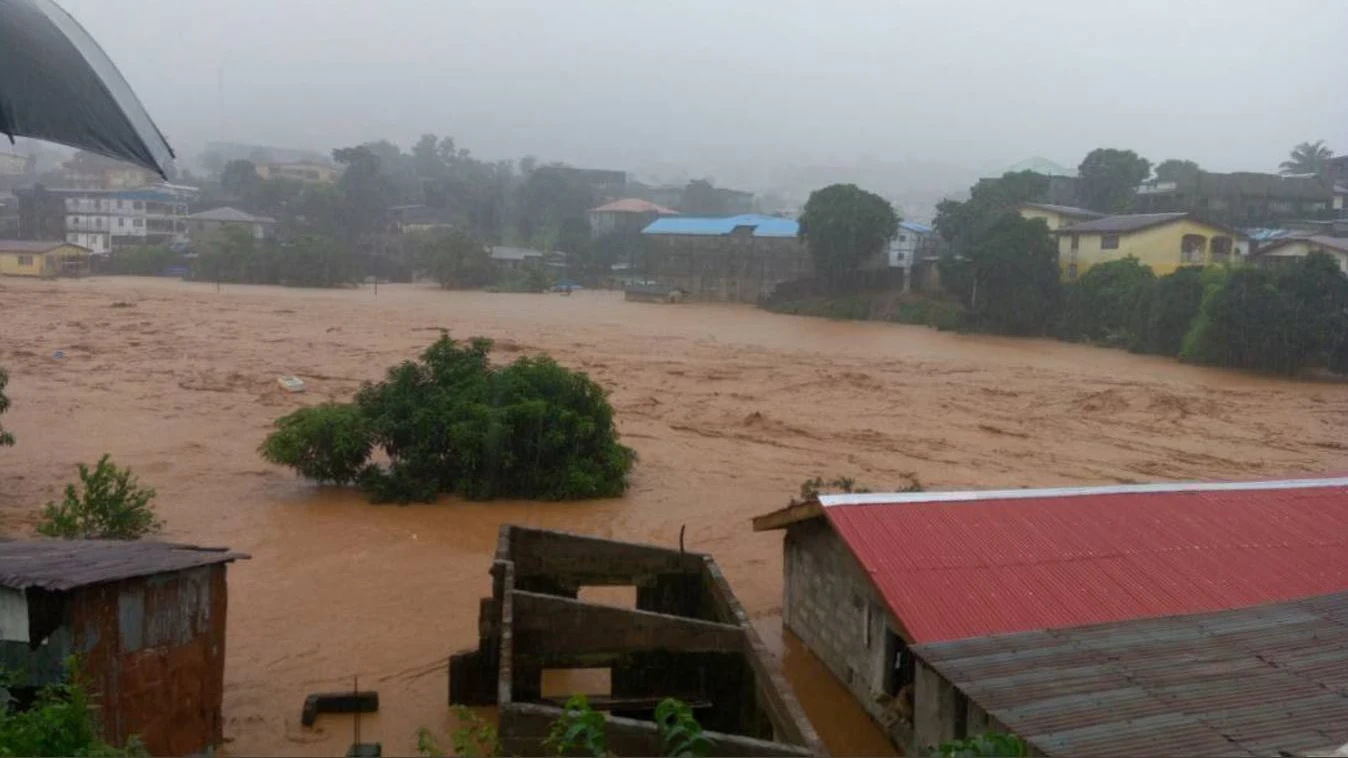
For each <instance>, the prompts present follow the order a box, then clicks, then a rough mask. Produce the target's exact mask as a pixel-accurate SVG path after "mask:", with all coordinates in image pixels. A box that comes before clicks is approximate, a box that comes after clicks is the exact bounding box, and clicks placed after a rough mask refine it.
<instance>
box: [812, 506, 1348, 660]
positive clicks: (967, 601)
mask: <svg viewBox="0 0 1348 758" xmlns="http://www.w3.org/2000/svg"><path fill="white" fill-rule="evenodd" d="M821 500H822V501H823V503H824V505H825V506H827V507H825V508H824V514H825V516H826V517H827V519H828V520H829V522H830V523H831V524H832V525H833V528H834V529H835V530H836V531H837V533H838V535H839V536H840V537H841V538H842V540H843V542H845V543H846V544H847V546H848V547H849V548H850V550H851V551H852V553H853V554H855V555H856V557H857V560H858V562H859V563H860V564H861V566H862V567H863V568H864V569H865V570H866V572H867V573H868V574H869V575H870V576H871V579H872V581H873V582H874V583H875V586H876V588H877V589H878V591H879V593H880V595H881V596H882V597H883V598H884V600H885V602H886V604H887V605H888V606H889V609H890V611H891V612H892V613H893V614H894V617H895V618H896V619H897V620H898V622H899V624H900V625H901V626H902V627H903V629H904V630H905V631H906V632H907V634H908V635H909V637H910V639H911V640H912V641H913V642H919V643H920V642H934V641H939V640H951V639H961V638H966V637H978V636H984V635H989V634H1000V633H1005V632H1018V631H1026V630H1031V629H1046V628H1055V627H1067V626H1076V625H1080V624H1090V623H1099V622H1106V621H1120V620H1124V619H1134V618H1149V617H1155V616H1164V615H1170V614H1176V613H1196V612H1203V611H1213V610H1221V609H1229V608H1239V607H1245V606H1249V605H1254V604H1257V603H1266V602H1272V601H1278V600H1289V599H1293V598H1297V597H1305V596H1308V595H1314V594H1321V593H1327V592H1337V591H1340V590H1343V589H1345V588H1348V480H1308V481H1299V482H1271V483H1239V484H1230V483H1227V484H1221V483H1217V484H1199V485H1149V486H1140V487H1133V488H1128V487H1118V488H1095V489H1093V488H1079V489H1067V490H1043V491H1034V490H1017V491H1011V492H1000V493H914V494H911V495H851V496H846V495H844V496H838V497H831V498H821ZM887 500H888V502H889V503H890V504H885V503H886V501H887ZM905 500H906V502H905Z"/></svg>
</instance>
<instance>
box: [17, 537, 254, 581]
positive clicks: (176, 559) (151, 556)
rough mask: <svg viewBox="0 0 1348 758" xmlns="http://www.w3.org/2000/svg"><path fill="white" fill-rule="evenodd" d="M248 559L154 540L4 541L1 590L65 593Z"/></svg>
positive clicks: (212, 549) (221, 549) (232, 554)
mask: <svg viewBox="0 0 1348 758" xmlns="http://www.w3.org/2000/svg"><path fill="white" fill-rule="evenodd" d="M247 557H248V556H247V555H245V554H243V553H231V552H229V551H228V550H226V549H224V548H207V547H197V546H196V545H179V544H174V543H171V542H155V541H153V540H137V541H134V542H127V541H120V540H0V587H9V588H11V589H16V590H22V589H27V588H29V587H38V588H41V589H44V590H52V591H58V592H60V591H66V590H73V589H75V588H77V587H84V586H87V585H90V584H102V583H104V582H115V581H118V580H121V579H132V578H135V577H139V576H149V575H151V574H163V573H167V572H172V571H182V570H183V569H189V568H196V567H198V566H209V565H212V564H216V563H227V562H229V561H234V560H239V559H241V558H247Z"/></svg>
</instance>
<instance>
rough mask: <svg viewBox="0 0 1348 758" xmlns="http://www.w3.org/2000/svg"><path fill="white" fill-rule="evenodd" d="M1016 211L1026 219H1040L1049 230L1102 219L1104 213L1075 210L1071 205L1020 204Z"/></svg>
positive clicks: (1082, 209) (1083, 209)
mask: <svg viewBox="0 0 1348 758" xmlns="http://www.w3.org/2000/svg"><path fill="white" fill-rule="evenodd" d="M1016 210H1018V211H1020V215H1021V216H1022V217H1024V218H1028V219H1036V218H1042V219H1043V220H1044V223H1046V224H1048V228H1050V229H1062V228H1064V227H1068V226H1071V225H1072V224H1080V223H1081V222H1083V221H1091V220H1093V219H1097V218H1104V217H1105V216H1106V215H1108V214H1105V213H1098V212H1096V211H1092V210H1087V209H1085V208H1077V207H1076V206H1072V205H1051V204H1049V203H1021V204H1020V206H1019V207H1017V208H1016Z"/></svg>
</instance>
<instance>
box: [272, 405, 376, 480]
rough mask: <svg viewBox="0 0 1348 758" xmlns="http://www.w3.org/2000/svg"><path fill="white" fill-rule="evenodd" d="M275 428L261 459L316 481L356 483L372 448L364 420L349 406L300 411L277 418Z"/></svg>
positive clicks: (303, 409) (312, 408) (372, 443)
mask: <svg viewBox="0 0 1348 758" xmlns="http://www.w3.org/2000/svg"><path fill="white" fill-rule="evenodd" d="M274 426H275V427H276V431H275V432H272V433H271V434H270V435H268V437H267V439H266V440H265V441H264V442H263V443H262V446H261V448H259V452H260V453H261V454H262V457H263V459H265V460H267V461H270V462H271V463H277V464H280V465H282V466H289V467H291V468H293V469H295V470H296V471H298V472H299V473H300V474H301V475H302V476H304V477H307V478H309V479H313V480H315V481H319V482H333V483H335V484H347V483H350V482H353V481H355V480H356V477H357V476H358V475H359V474H360V473H361V470H362V469H363V468H365V464H366V462H367V461H368V460H369V459H370V450H371V448H372V447H373V446H374V439H373V436H372V435H371V433H370V430H369V428H368V426H367V425H366V423H365V417H364V416H362V415H361V413H360V410H359V409H358V408H355V407H354V406H351V405H342V404H338V403H325V404H323V405H317V406H313V407H311V408H301V409H299V410H297V411H295V412H294V413H290V414H287V415H285V416H282V417H281V418H278V419H276V422H275V424H274Z"/></svg>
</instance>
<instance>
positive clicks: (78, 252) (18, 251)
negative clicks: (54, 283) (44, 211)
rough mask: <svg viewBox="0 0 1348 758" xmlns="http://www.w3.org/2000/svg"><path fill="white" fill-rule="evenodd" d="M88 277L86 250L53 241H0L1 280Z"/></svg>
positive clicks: (87, 255)
mask: <svg viewBox="0 0 1348 758" xmlns="http://www.w3.org/2000/svg"><path fill="white" fill-rule="evenodd" d="M87 273H89V250H88V248H84V247H80V246H79V245H72V244H70V243H69V242H59V241H56V240H0V276H29V277H38V278H42V279H51V278H54V277H58V276H83V275H84V274H87Z"/></svg>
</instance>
